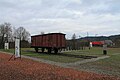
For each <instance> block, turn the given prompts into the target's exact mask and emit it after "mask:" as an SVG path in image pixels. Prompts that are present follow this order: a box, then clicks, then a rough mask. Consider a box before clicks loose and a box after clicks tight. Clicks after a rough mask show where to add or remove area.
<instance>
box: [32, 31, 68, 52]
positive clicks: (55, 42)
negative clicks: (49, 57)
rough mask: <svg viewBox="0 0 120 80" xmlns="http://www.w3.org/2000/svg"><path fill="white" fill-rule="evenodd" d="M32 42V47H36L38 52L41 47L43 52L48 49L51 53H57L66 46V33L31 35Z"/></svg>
mask: <svg viewBox="0 0 120 80" xmlns="http://www.w3.org/2000/svg"><path fill="white" fill-rule="evenodd" d="M31 42H32V43H31V47H32V48H35V51H36V52H38V50H39V49H41V51H42V52H44V51H45V49H47V51H48V53H51V51H54V52H55V53H57V52H58V50H61V49H62V48H65V47H66V39H65V34H63V33H49V34H43V35H35V36H31Z"/></svg>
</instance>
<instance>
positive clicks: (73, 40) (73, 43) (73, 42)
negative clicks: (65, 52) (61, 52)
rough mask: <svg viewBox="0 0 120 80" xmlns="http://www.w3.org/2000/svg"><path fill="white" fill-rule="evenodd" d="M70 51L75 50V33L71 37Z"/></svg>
mask: <svg viewBox="0 0 120 80" xmlns="http://www.w3.org/2000/svg"><path fill="white" fill-rule="evenodd" d="M72 49H74V50H75V49H76V35H75V33H74V34H73V36H72Z"/></svg>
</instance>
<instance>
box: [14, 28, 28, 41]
mask: <svg viewBox="0 0 120 80" xmlns="http://www.w3.org/2000/svg"><path fill="white" fill-rule="evenodd" d="M14 35H15V36H16V37H18V38H20V39H21V40H25V41H28V40H29V38H30V33H29V32H28V31H27V30H26V29H25V28H24V27H19V28H18V29H16V30H15V34H14Z"/></svg>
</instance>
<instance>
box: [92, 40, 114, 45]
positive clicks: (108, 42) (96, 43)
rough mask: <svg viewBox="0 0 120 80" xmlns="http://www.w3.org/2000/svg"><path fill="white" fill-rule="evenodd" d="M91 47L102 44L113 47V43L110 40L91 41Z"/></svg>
mask: <svg viewBox="0 0 120 80" xmlns="http://www.w3.org/2000/svg"><path fill="white" fill-rule="evenodd" d="M92 44H93V46H102V45H103V44H107V45H108V46H113V42H112V41H111V40H104V41H92Z"/></svg>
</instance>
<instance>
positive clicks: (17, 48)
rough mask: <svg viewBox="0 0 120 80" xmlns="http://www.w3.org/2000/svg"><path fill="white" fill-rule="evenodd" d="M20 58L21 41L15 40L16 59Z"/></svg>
mask: <svg viewBox="0 0 120 80" xmlns="http://www.w3.org/2000/svg"><path fill="white" fill-rule="evenodd" d="M18 57H20V39H17V38H16V39H15V58H18Z"/></svg>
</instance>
